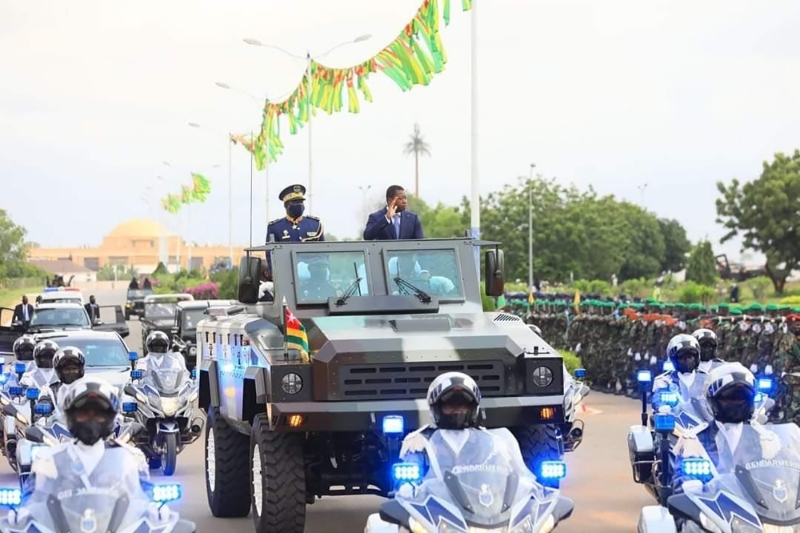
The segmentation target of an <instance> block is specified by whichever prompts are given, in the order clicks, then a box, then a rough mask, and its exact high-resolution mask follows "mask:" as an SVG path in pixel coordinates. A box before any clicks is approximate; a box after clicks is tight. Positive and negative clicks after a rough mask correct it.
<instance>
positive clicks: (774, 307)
mask: <svg viewBox="0 0 800 533" xmlns="http://www.w3.org/2000/svg"><path fill="white" fill-rule="evenodd" d="M766 309H767V311H777V310H778V305H777V304H769V305H768V306H767V308H766Z"/></svg>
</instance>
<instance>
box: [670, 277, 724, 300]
mask: <svg viewBox="0 0 800 533" xmlns="http://www.w3.org/2000/svg"><path fill="white" fill-rule="evenodd" d="M716 296H717V291H716V290H714V288H713V287H707V286H706V285H700V284H699V283H695V282H693V281H690V282H688V283H686V284H685V285H684V286H683V288H681V289H680V290H679V291H678V299H679V300H680V301H681V302H683V303H685V304H694V303H701V304H703V305H710V304H711V303H712V302H713V301H714V300H716Z"/></svg>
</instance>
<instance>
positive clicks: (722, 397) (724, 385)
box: [705, 363, 756, 424]
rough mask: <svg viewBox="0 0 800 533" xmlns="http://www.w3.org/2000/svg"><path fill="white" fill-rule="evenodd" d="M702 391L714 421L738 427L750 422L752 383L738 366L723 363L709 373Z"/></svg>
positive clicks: (748, 373) (753, 403)
mask: <svg viewBox="0 0 800 533" xmlns="http://www.w3.org/2000/svg"><path fill="white" fill-rule="evenodd" d="M705 389H706V400H707V401H708V405H709V407H711V412H712V413H714V418H715V419H716V420H717V421H719V422H722V423H723V424H725V423H740V422H746V421H748V420H750V419H751V418H753V412H754V411H755V398H756V379H755V377H753V373H752V372H750V371H749V370H747V369H746V368H745V367H744V366H742V364H741V363H725V364H722V365H720V366H718V367H717V368H715V369H714V370H712V371H711V373H710V374H709V375H708V378H707V379H706V384H705Z"/></svg>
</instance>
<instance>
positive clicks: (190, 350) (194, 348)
mask: <svg viewBox="0 0 800 533" xmlns="http://www.w3.org/2000/svg"><path fill="white" fill-rule="evenodd" d="M189 355H197V347H196V346H192V347H191V348H189Z"/></svg>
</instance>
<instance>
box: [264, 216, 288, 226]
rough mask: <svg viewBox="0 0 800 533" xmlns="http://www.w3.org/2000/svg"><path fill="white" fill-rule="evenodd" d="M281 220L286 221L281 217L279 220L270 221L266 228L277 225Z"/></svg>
mask: <svg viewBox="0 0 800 533" xmlns="http://www.w3.org/2000/svg"><path fill="white" fill-rule="evenodd" d="M281 220H286V219H285V218H284V217H281V218H276V219H275V220H272V221H270V223H269V224H267V226H272V225H273V224H277V223H278V222H280V221H281Z"/></svg>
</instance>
